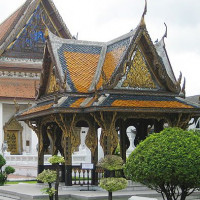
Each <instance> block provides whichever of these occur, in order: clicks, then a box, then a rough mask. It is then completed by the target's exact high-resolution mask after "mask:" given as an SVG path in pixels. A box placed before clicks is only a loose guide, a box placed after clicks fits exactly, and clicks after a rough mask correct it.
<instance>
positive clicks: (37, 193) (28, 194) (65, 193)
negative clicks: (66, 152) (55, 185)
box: [0, 183, 158, 200]
mask: <svg viewBox="0 0 200 200" xmlns="http://www.w3.org/2000/svg"><path fill="white" fill-rule="evenodd" d="M43 187H44V185H43V184H27V183H20V184H15V185H5V186H1V187H0V196H1V195H2V194H9V195H13V196H18V197H20V199H41V198H42V197H47V195H44V194H42V192H41V189H42V188H43ZM81 189H84V190H86V189H87V187H80V186H77V187H75V186H73V187H66V186H62V187H61V189H60V190H59V196H60V197H61V198H62V197H65V198H66V199H70V198H71V199H79V200H81V199H83V200H97V199H102V200H104V199H107V196H108V192H107V191H80V190H81ZM133 195H138V196H146V197H149V196H152V197H153V196H155V195H156V196H158V194H157V193H156V192H155V191H152V190H150V191H118V192H113V197H114V199H115V198H117V199H124V200H127V199H128V198H130V197H131V196H133Z"/></svg>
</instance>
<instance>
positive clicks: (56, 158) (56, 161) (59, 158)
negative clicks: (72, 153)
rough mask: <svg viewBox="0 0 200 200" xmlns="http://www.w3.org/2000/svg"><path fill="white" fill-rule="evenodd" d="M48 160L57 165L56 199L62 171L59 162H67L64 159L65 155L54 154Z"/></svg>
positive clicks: (56, 199)
mask: <svg viewBox="0 0 200 200" xmlns="http://www.w3.org/2000/svg"><path fill="white" fill-rule="evenodd" d="M48 161H49V162H50V163H51V164H52V165H55V167H56V173H57V176H56V183H55V200H58V187H59V171H60V166H59V164H60V163H64V162H65V159H64V157H63V156H57V155H54V156H52V157H50V158H49V159H48Z"/></svg>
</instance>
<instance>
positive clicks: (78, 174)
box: [41, 165, 104, 186]
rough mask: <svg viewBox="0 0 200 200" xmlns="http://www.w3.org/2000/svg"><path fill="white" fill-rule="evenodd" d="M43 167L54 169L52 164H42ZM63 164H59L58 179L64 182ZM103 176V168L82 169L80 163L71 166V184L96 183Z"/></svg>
mask: <svg viewBox="0 0 200 200" xmlns="http://www.w3.org/2000/svg"><path fill="white" fill-rule="evenodd" d="M42 168H43V169H41V170H44V169H51V170H56V168H55V166H54V165H43V167H42ZM65 175H66V174H65V166H64V165H60V181H61V182H65ZM103 177H104V169H102V168H100V167H97V166H96V167H94V169H82V168H81V165H73V166H72V185H81V186H82V185H98V183H99V181H100V179H101V178H103Z"/></svg>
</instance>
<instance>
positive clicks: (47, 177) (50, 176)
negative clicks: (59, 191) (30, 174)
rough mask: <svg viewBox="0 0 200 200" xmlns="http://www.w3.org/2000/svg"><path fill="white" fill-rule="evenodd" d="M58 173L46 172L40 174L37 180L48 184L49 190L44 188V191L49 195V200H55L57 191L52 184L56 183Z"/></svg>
mask: <svg viewBox="0 0 200 200" xmlns="http://www.w3.org/2000/svg"><path fill="white" fill-rule="evenodd" d="M56 178H57V172H56V171H53V170H49V169H47V170H44V171H43V172H42V173H40V174H38V176H37V180H38V181H42V182H43V183H48V186H49V187H48V188H43V189H42V191H43V192H44V193H45V194H48V195H49V200H53V196H54V194H55V192H56V191H55V189H54V188H52V183H54V182H55V181H56Z"/></svg>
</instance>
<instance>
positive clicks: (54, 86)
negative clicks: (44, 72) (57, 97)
mask: <svg viewBox="0 0 200 200" xmlns="http://www.w3.org/2000/svg"><path fill="white" fill-rule="evenodd" d="M58 91H59V84H58V80H57V78H56V72H55V67H51V70H50V74H49V80H48V85H47V89H46V94H50V93H53V92H58Z"/></svg>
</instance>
